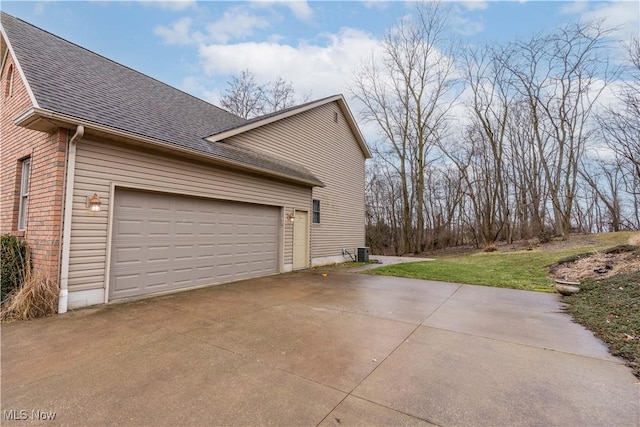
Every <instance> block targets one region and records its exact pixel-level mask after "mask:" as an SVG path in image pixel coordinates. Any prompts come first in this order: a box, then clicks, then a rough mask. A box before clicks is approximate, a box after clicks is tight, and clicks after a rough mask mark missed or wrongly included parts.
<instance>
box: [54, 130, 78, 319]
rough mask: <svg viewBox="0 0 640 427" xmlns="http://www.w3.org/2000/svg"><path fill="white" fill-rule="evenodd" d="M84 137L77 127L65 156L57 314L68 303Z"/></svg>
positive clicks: (65, 308)
mask: <svg viewBox="0 0 640 427" xmlns="http://www.w3.org/2000/svg"><path fill="white" fill-rule="evenodd" d="M83 136H84V126H82V125H78V127H77V128H76V133H74V134H73V136H72V137H71V139H70V140H69V153H68V156H67V181H66V183H65V188H64V217H63V224H62V261H61V263H60V264H61V265H60V296H59V297H58V313H59V314H63V313H66V312H67V304H68V301H69V290H68V289H69V255H70V253H71V247H70V246H71V213H72V212H73V187H74V180H75V175H76V146H77V145H78V141H79V140H80V138H82V137H83Z"/></svg>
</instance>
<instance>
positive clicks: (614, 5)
mask: <svg viewBox="0 0 640 427" xmlns="http://www.w3.org/2000/svg"><path fill="white" fill-rule="evenodd" d="M562 11H563V12H564V13H568V14H579V15H580V19H582V20H584V21H592V20H596V21H598V20H604V24H605V25H606V26H607V27H617V28H618V34H617V35H618V36H619V37H622V38H628V37H632V36H635V37H637V36H638V34H639V31H638V28H639V27H640V8H639V7H638V3H637V2H636V1H609V2H588V1H575V2H573V3H572V4H571V5H569V6H566V7H563V8H562Z"/></svg>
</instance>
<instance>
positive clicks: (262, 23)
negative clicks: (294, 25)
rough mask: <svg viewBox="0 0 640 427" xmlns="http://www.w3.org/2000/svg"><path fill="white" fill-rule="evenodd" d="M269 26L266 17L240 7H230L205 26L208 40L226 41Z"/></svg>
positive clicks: (248, 34) (249, 34)
mask: <svg viewBox="0 0 640 427" xmlns="http://www.w3.org/2000/svg"><path fill="white" fill-rule="evenodd" d="M268 26H269V22H267V20H266V19H264V18H262V17H260V16H257V15H253V14H250V13H248V12H247V11H246V10H243V9H241V8H232V9H229V10H227V11H225V12H224V15H222V17H221V18H220V19H218V20H217V21H216V22H214V23H212V24H209V25H208V26H207V32H208V35H209V40H214V41H217V42H220V43H227V42H228V41H229V40H231V39H242V38H245V37H248V36H251V35H253V32H254V30H255V29H263V28H267V27H268Z"/></svg>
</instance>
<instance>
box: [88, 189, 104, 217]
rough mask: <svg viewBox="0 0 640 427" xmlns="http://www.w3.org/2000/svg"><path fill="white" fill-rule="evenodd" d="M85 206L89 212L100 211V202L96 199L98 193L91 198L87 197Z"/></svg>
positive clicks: (98, 198)
mask: <svg viewBox="0 0 640 427" xmlns="http://www.w3.org/2000/svg"><path fill="white" fill-rule="evenodd" d="M87 206H88V207H89V210H90V211H91V212H100V210H101V209H102V201H101V200H100V197H98V193H93V196H91V197H87Z"/></svg>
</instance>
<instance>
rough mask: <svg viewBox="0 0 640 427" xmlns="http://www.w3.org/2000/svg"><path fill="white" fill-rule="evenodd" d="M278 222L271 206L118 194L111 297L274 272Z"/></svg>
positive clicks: (121, 192) (115, 213) (167, 196)
mask: <svg viewBox="0 0 640 427" xmlns="http://www.w3.org/2000/svg"><path fill="white" fill-rule="evenodd" d="M278 218H279V209H278V208H276V207H270V206H263V205H251V204H243V203H235V202H226V201H219V200H208V199H197V198H189V197H182V196H174V195H166V194H160V193H149V192H141V191H140V192H139V191H132V190H120V189H118V190H117V191H116V195H115V208H114V218H113V224H114V225H113V235H112V249H111V254H112V256H111V274H110V283H109V289H110V290H109V294H110V298H111V299H118V298H126V297H132V296H138V295H144V294H149V293H157V292H164V291H168V290H173V289H180V288H188V287H192V286H197V285H206V284H213V283H221V282H225V281H231V280H237V279H241V278H248V277H257V276H261V275H266V274H274V273H277V271H278V268H277V265H278V248H279V245H278V231H279V227H278Z"/></svg>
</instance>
